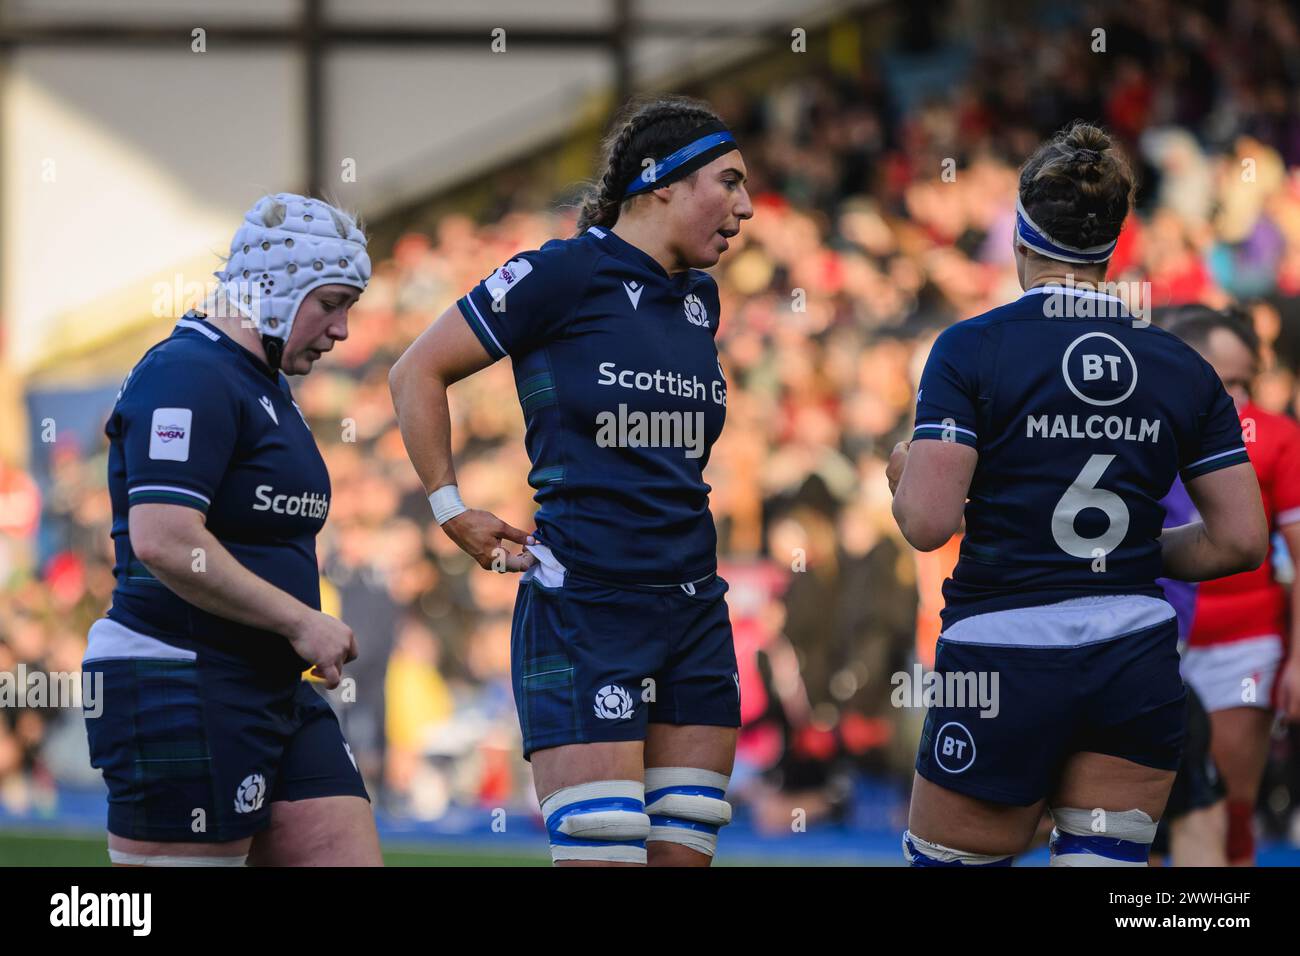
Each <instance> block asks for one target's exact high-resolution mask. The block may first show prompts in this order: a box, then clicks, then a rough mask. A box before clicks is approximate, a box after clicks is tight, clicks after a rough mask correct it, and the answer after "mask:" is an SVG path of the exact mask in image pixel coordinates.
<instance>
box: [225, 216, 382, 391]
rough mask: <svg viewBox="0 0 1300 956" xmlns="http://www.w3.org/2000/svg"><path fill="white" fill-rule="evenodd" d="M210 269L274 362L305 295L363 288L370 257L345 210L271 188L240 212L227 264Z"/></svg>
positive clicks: (367, 273)
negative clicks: (334, 288)
mask: <svg viewBox="0 0 1300 956" xmlns="http://www.w3.org/2000/svg"><path fill="white" fill-rule="evenodd" d="M213 275H215V276H216V277H217V278H218V279H221V280H222V282H223V284H224V286H225V289H226V292H227V295H228V298H229V299H230V301H231V302H233V303H234V304H235V306H236V308H238V309H239V310H240V311H241V312H243V313H244V315H245V316H246V317H247V318H249V319H250V320H252V321H253V322H255V323H256V324H257V330H258V332H260V333H261V335H262V342H263V344H264V345H265V346H266V352H267V358H268V359H269V360H270V363H271V367H272V368H278V367H279V365H280V356H281V354H282V353H283V351H284V346H285V344H286V343H287V342H288V341H289V333H290V332H291V331H292V329H293V321H294V318H295V317H296V316H297V314H298V306H300V305H301V304H302V301H303V299H305V298H306V297H307V295H308V293H310V292H311V291H312V290H313V289H316V288H319V287H320V286H323V285H333V284H342V285H350V286H353V287H355V288H357V289H362V290H364V289H365V287H366V284H367V283H368V282H369V281H370V257H369V256H368V255H367V254H366V236H365V233H363V232H362V231H361V230H360V229H359V228H358V227H357V224H356V222H354V221H353V219H352V217H351V216H349V215H348V214H347V213H344V212H342V211H340V210H338V209H336V208H334V207H333V206H331V205H329V204H328V203H325V202H322V201H320V200H319V199H311V198H308V197H306V196H299V195H296V194H295V193H276V194H275V195H273V196H269V195H268V196H263V197H262V198H261V199H259V200H258V201H257V202H256V203H254V204H253V208H252V209H250V210H248V212H247V213H246V214H245V215H244V223H243V225H242V226H240V227H239V231H238V232H236V233H235V238H234V239H233V240H232V241H231V243H230V258H229V260H228V261H227V262H226V268H225V270H224V271H221V272H215V273H213Z"/></svg>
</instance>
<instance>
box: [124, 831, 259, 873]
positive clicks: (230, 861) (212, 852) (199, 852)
mask: <svg viewBox="0 0 1300 956" xmlns="http://www.w3.org/2000/svg"><path fill="white" fill-rule="evenodd" d="M252 842H253V841H252V839H251V838H245V839H242V840H231V841H229V842H227V843H160V842H158V841H154V840H131V839H128V838H127V837H120V836H118V835H117V834H116V833H110V834H108V852H109V856H110V858H111V859H112V861H113V866H146V865H153V866H186V865H188V866H205V865H206V866H222V865H226V866H237V865H240V864H242V863H243V862H244V858H245V857H246V856H248V849H249V846H250V845H251V844H252Z"/></svg>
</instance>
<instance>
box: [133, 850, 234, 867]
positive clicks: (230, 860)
mask: <svg viewBox="0 0 1300 956" xmlns="http://www.w3.org/2000/svg"><path fill="white" fill-rule="evenodd" d="M108 858H109V860H111V861H112V862H114V863H116V864H118V865H119V866H243V865H244V864H245V862H246V861H247V860H248V854H247V853H245V854H244V855H243V856H166V855H158V856H151V855H149V854H147V853H128V852H127V851H126V850H114V849H112V848H111V847H110V848H109V851H108Z"/></svg>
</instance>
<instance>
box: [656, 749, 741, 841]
mask: <svg viewBox="0 0 1300 956" xmlns="http://www.w3.org/2000/svg"><path fill="white" fill-rule="evenodd" d="M730 780H731V778H730V777H728V776H727V775H726V774H722V773H717V772H715V771H713V770H700V769H697V768H695V767H647V768H646V771H645V797H646V808H645V812H646V813H648V814H649V815H650V836H649V839H651V840H657V841H659V842H661V843H679V844H681V845H682V846H685V847H689V848H690V849H692V850H695V851H696V852H697V853H703V854H705V855H706V856H713V854H714V853H715V852H716V850H717V847H718V830H719V829H720V828H722V827H725V826H726V825H727V824H728V823H730V822H731V804H729V803H728V802H727V801H726V800H725V799H723V797H724V796H725V795H726V792H727V784H728V782H730Z"/></svg>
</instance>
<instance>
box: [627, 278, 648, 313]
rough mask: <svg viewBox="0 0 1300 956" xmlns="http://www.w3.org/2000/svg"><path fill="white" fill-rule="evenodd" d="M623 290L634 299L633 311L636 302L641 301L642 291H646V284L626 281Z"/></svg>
mask: <svg viewBox="0 0 1300 956" xmlns="http://www.w3.org/2000/svg"><path fill="white" fill-rule="evenodd" d="M623 291H624V292H626V293H627V297H628V298H629V299H631V300H632V311H633V312H635V311H636V304H637V303H638V302H640V301H641V293H642V292H644V291H645V286H643V285H641V284H640V283H637V282H624V283H623Z"/></svg>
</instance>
